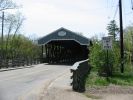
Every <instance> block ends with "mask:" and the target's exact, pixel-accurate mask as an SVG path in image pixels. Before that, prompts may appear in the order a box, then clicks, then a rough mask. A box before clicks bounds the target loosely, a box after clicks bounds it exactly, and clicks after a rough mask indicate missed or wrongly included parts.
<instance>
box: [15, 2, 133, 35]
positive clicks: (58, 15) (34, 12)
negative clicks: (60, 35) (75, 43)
mask: <svg viewBox="0 0 133 100" xmlns="http://www.w3.org/2000/svg"><path fill="white" fill-rule="evenodd" d="M13 1H14V2H16V3H17V4H21V5H23V7H22V8H21V9H19V10H20V11H21V12H22V13H23V15H24V16H25V18H26V20H25V22H24V25H23V31H24V33H25V34H26V35H29V36H32V35H33V36H39V37H40V36H44V35H46V34H48V33H50V32H52V31H54V30H56V29H58V28H60V27H64V28H67V29H69V30H71V31H74V32H81V33H83V35H84V36H86V37H92V36H95V35H98V36H103V35H104V34H107V30H106V27H107V24H108V23H109V21H110V20H112V19H113V18H114V14H115V12H116V11H117V10H116V9H117V6H118V0H13ZM122 1H123V21H124V22H123V23H124V27H126V26H128V25H130V24H132V22H133V20H132V19H133V10H132V9H131V0H122ZM118 14H119V11H117V13H116V17H115V20H116V21H117V24H118V25H119V21H118V18H119V16H118Z"/></svg>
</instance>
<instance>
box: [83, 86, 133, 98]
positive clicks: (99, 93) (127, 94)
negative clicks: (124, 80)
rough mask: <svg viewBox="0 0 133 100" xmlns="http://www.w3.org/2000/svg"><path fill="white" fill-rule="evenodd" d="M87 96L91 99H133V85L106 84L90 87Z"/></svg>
mask: <svg viewBox="0 0 133 100" xmlns="http://www.w3.org/2000/svg"><path fill="white" fill-rule="evenodd" d="M85 95H86V97H88V98H91V100H133V87H129V86H116V85H110V86H104V87H93V88H88V89H87V91H86V92H85Z"/></svg>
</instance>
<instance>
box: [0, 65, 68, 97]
mask: <svg viewBox="0 0 133 100" xmlns="http://www.w3.org/2000/svg"><path fill="white" fill-rule="evenodd" d="M69 68H70V66H65V65H47V64H40V65H36V66H35V67H32V68H24V69H17V70H11V71H4V72H0V100H22V99H23V98H24V97H25V96H26V95H27V94H29V93H31V92H32V91H33V90H35V89H37V88H43V86H44V84H45V85H46V84H48V83H49V82H51V81H53V80H56V79H57V78H59V77H60V76H62V75H63V74H64V73H65V72H66V71H67V72H68V70H69Z"/></svg>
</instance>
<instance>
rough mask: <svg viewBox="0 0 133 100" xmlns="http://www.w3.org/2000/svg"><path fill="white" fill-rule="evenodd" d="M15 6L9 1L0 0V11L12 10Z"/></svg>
mask: <svg viewBox="0 0 133 100" xmlns="http://www.w3.org/2000/svg"><path fill="white" fill-rule="evenodd" d="M16 7H17V5H16V4H15V3H13V2H12V1H11V0H0V11H3V10H7V9H14V8H16Z"/></svg>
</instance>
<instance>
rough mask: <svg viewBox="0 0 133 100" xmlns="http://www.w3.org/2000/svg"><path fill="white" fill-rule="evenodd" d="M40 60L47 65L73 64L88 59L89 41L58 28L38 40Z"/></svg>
mask: <svg viewBox="0 0 133 100" xmlns="http://www.w3.org/2000/svg"><path fill="white" fill-rule="evenodd" d="M38 44H39V45H40V46H42V59H43V61H45V62H47V63H58V64H73V63H75V62H76V61H80V60H85V59H87V58H88V53H89V50H88V48H89V45H90V40H89V39H88V38H86V37H84V36H82V35H79V34H77V33H75V32H72V31H70V30H67V29H65V28H60V29H58V30H56V31H54V32H52V33H50V34H48V35H46V36H44V37H42V38H40V39H39V40H38Z"/></svg>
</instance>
